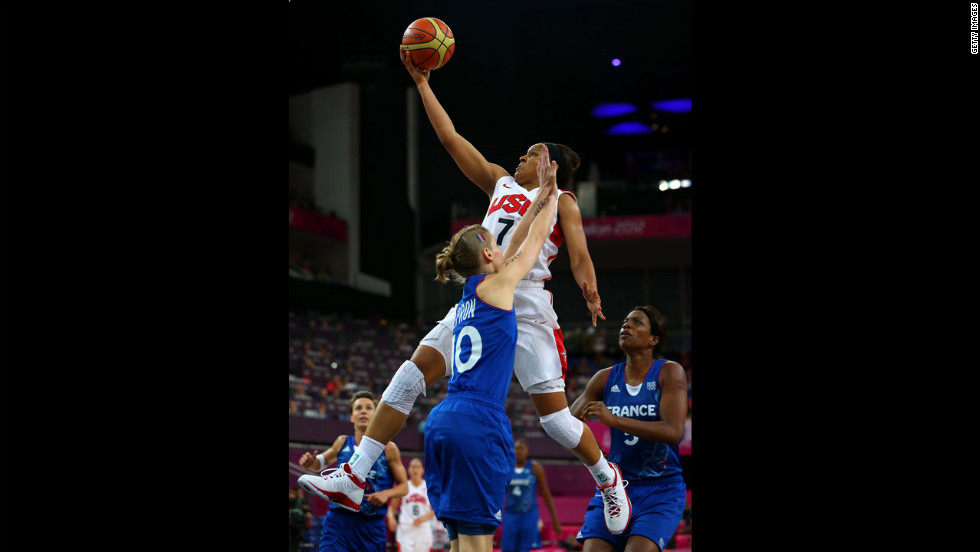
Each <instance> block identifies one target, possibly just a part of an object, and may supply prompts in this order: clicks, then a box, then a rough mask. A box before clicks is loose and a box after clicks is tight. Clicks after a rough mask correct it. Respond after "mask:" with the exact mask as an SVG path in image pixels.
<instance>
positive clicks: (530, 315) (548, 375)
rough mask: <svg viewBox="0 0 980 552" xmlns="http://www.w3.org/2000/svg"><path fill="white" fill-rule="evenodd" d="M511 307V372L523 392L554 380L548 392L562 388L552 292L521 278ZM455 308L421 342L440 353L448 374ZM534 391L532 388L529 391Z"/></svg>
mask: <svg viewBox="0 0 980 552" xmlns="http://www.w3.org/2000/svg"><path fill="white" fill-rule="evenodd" d="M514 310H515V311H516V313H517V350H516V352H515V354H514V373H515V374H517V381H519V382H520V383H521V387H523V388H524V390H525V391H527V390H528V388H529V387H531V386H532V385H535V384H538V383H541V382H545V381H551V380H556V381H554V382H553V384H552V385H549V386H548V392H554V391H562V390H564V389H565V380H564V377H565V370H566V367H567V363H566V360H565V343H564V342H563V341H562V336H561V328H560V327H559V326H558V315H557V314H556V313H555V308H554V306H553V305H552V296H551V292H550V291H548V290H546V289H544V282H541V281H536V282H532V281H528V280H521V281H520V282H518V284H517V289H516V290H515V291H514ZM455 323H456V307H455V306H453V308H452V309H450V310H449V313H447V314H446V316H445V318H443V319H442V320H440V321H439V323H437V324H436V326H435V327H434V328H432V331H430V332H429V333H428V335H426V336H425V337H424V338H423V339H422V341H421V345H428V346H429V347H432V348H433V349H436V350H437V351H439V352H440V353H442V356H443V358H445V359H446V367H447V373H452V362H453V361H452V359H453V326H454V325H455ZM532 391H533V390H532Z"/></svg>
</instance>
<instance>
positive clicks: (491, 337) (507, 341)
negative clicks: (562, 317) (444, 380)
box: [449, 274, 517, 407]
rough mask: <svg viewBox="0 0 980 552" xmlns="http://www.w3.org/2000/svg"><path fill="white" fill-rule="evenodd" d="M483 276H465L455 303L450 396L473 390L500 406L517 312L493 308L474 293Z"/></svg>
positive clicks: (504, 395)
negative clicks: (460, 293)
mask: <svg viewBox="0 0 980 552" xmlns="http://www.w3.org/2000/svg"><path fill="white" fill-rule="evenodd" d="M486 276H487V274H478V275H476V276H470V277H469V278H467V279H466V284H465V285H464V286H463V298H462V299H460V301H459V303H458V304H457V305H456V324H455V326H453V375H452V377H450V378H449V396H452V395H453V394H454V393H467V394H472V393H476V394H480V395H485V396H487V398H489V399H490V400H491V401H493V402H494V403H499V404H500V405H501V407H503V405H504V403H505V402H506V400H507V392H508V391H509V390H510V380H511V378H512V375H513V373H514V350H515V347H517V315H516V313H515V311H514V309H513V308H511V309H510V310H504V309H501V308H498V307H494V306H493V305H489V304H487V303H484V302H483V300H482V299H480V298H479V297H478V296H477V294H476V286H478V285H480V282H482V281H483V279H484V278H486Z"/></svg>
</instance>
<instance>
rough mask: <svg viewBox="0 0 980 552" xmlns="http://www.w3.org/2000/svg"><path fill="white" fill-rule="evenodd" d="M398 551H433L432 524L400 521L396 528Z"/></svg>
mask: <svg viewBox="0 0 980 552" xmlns="http://www.w3.org/2000/svg"><path fill="white" fill-rule="evenodd" d="M395 541H396V542H398V552H431V550H430V549H431V548H432V525H431V524H430V523H429V522H426V523H423V524H421V525H419V526H415V525H412V524H410V523H399V524H398V529H396V530H395Z"/></svg>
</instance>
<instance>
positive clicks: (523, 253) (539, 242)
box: [497, 148, 558, 293]
mask: <svg viewBox="0 0 980 552" xmlns="http://www.w3.org/2000/svg"><path fill="white" fill-rule="evenodd" d="M556 167H557V163H555V162H553V161H551V158H550V157H549V156H548V148H541V161H540V162H539V163H538V180H539V181H540V182H542V183H544V184H542V186H541V190H540V191H538V197H537V199H536V200H535V202H534V205H532V206H531V207H530V208H529V209H528V210H527V213H525V214H524V218H527V217H532V219H533V220H532V221H531V226H530V228H528V230H527V237H525V238H524V239H523V240H521V244H520V245H519V246H518V247H517V250H516V251H514V253H513V254H512V255H511V256H510V257H507V256H506V255H505V257H504V259H505V260H504V266H503V268H501V269H500V271H499V273H498V274H497V276H498V277H499V278H501V279H502V280H503V281H504V282H506V283H507V284H509V285H510V290H511V292H512V293H513V290H514V288H515V287H517V282H519V281H520V280H521V279H522V278H524V276H526V275H527V273H528V271H529V270H531V267H532V266H534V262H535V261H536V260H537V258H538V253H540V252H541V247H542V246H544V241H545V240H546V239H548V235H549V234H550V233H551V222H552V221H553V220H555V214H556V213H557V212H558V185H557V183H556V182H555V174H556V171H557V169H556ZM542 196H543V197H542ZM523 222H524V220H521V223H523ZM518 227H520V224H519V225H518ZM515 241H517V240H516V239H515V238H511V243H513V242H515ZM507 249H508V250H510V249H511V248H510V247H508V248H507Z"/></svg>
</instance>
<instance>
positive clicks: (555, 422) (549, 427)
mask: <svg viewBox="0 0 980 552" xmlns="http://www.w3.org/2000/svg"><path fill="white" fill-rule="evenodd" d="M540 420H541V427H542V428H543V429H544V432H545V433H547V434H548V436H549V437H551V438H552V439H554V440H555V441H557V442H558V444H559V445H561V446H563V447H565V448H567V449H573V448H575V447H577V446H578V442H579V440H580V439H581V438H582V432H583V431H584V427H583V425H582V422H581V420H578V419H576V418H575V417H574V416H572V413H571V412H569V411H568V407H565V408H563V409H561V410H559V411H558V412H553V413H551V414H548V415H547V416H542V417H541V418H540Z"/></svg>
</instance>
